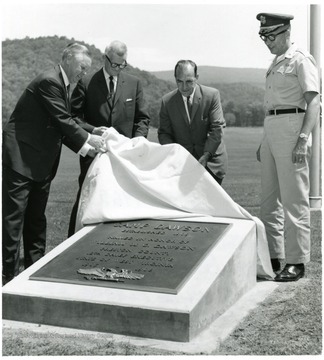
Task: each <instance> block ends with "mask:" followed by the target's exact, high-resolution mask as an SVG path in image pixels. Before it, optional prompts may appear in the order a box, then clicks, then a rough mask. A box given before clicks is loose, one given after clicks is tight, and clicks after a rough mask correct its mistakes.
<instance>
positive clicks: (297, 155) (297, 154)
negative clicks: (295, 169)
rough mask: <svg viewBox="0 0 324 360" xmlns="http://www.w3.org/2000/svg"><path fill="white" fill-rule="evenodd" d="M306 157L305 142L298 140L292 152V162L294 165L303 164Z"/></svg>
mask: <svg viewBox="0 0 324 360" xmlns="http://www.w3.org/2000/svg"><path fill="white" fill-rule="evenodd" d="M306 155H307V140H304V139H300V138H299V139H298V141H297V144H296V146H295V147H294V150H293V152H292V162H293V163H294V164H304V163H305V161H306Z"/></svg>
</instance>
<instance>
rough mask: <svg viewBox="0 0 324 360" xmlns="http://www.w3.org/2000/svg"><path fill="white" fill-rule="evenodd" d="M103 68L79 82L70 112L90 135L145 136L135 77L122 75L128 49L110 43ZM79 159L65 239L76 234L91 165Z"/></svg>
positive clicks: (88, 159)
mask: <svg viewBox="0 0 324 360" xmlns="http://www.w3.org/2000/svg"><path fill="white" fill-rule="evenodd" d="M103 60H104V66H103V68H101V69H100V70H99V71H98V72H96V73H95V74H93V75H92V76H86V77H84V78H83V79H82V80H80V81H79V82H78V84H77V86H76V88H75V90H74V91H73V94H72V113H73V115H75V116H76V117H77V118H78V119H79V124H80V126H82V127H83V128H84V129H85V130H87V131H88V132H89V133H91V134H97V135H101V134H102V133H103V132H104V131H105V130H106V129H107V128H108V127H111V126H112V127H113V128H115V129H116V130H117V131H118V132H119V133H120V134H122V135H124V136H127V137H129V138H133V137H136V136H144V137H147V134H148V129H149V122H150V118H149V115H148V113H147V111H146V108H145V105H144V99H143V89H142V85H141V83H140V81H139V79H138V78H136V77H135V76H133V75H130V74H127V73H124V72H122V70H123V69H124V68H125V67H126V66H127V47H126V45H125V44H124V43H122V42H120V41H113V42H112V43H111V44H110V45H109V46H107V47H106V49H105V53H104V55H103ZM92 160H93V159H92V158H91V157H89V156H88V157H85V158H82V157H80V170H81V171H80V175H79V190H78V194H77V198H76V202H75V204H74V206H73V209H72V212H71V217H70V224H69V231H68V236H71V235H73V234H74V232H75V221H76V215H77V211H78V204H79V198H80V193H81V187H82V184H83V181H84V178H85V176H86V173H87V171H88V168H89V166H90V165H91V162H92Z"/></svg>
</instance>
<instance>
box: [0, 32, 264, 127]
mask: <svg viewBox="0 0 324 360" xmlns="http://www.w3.org/2000/svg"><path fill="white" fill-rule="evenodd" d="M75 41H78V40H75V39H73V38H72V39H68V38H66V37H64V36H61V37H58V36H48V37H38V38H29V37H26V38H25V39H20V40H17V39H15V40H5V41H3V42H2V122H3V123H4V122H6V121H7V120H8V119H9V117H10V115H11V113H12V111H13V109H14V107H15V105H16V103H17V101H18V99H19V97H20V95H21V94H22V92H23V91H24V89H25V88H26V86H27V85H28V84H29V83H30V81H31V80H32V79H33V78H34V77H35V76H37V75H38V74H39V73H40V72H42V71H44V70H46V69H48V68H50V67H52V66H54V65H56V64H58V63H59V62H60V59H61V54H62V51H63V49H64V48H65V46H66V45H67V44H69V43H71V42H75ZM78 42H80V43H82V44H85V45H86V46H88V47H89V49H90V51H91V53H92V59H93V61H92V69H91V72H94V71H97V70H98V69H99V68H101V67H102V53H101V51H100V50H99V49H97V48H96V47H95V46H94V45H89V44H86V43H84V42H82V41H78ZM130 62H131V60H130ZM123 71H125V72H128V73H130V74H133V75H135V76H137V77H138V78H139V79H140V80H141V82H142V84H143V89H144V98H145V101H146V104H147V107H148V111H149V114H150V117H151V126H153V127H158V123H159V110H160V106H161V98H162V96H163V95H165V94H167V93H168V92H170V91H171V90H174V89H175V88H176V85H175V82H174V78H173V71H171V70H170V71H161V72H153V73H150V72H148V71H145V70H140V69H138V68H135V67H133V66H131V65H129V66H127V68H126V69H125V70H123ZM199 73H200V78H199V82H200V83H201V84H204V85H209V86H212V87H216V88H218V89H219V90H220V94H221V100H222V106H223V112H224V115H225V118H226V121H227V124H228V126H255V125H261V124H262V121H263V105H262V102H263V94H264V89H263V78H262V76H264V70H260V69H234V68H218V67H213V66H202V67H200V68H199ZM261 84H262V85H261Z"/></svg>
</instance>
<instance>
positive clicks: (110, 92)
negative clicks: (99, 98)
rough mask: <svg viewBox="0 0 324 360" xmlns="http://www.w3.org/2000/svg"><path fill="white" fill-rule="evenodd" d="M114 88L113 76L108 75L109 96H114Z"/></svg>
mask: <svg viewBox="0 0 324 360" xmlns="http://www.w3.org/2000/svg"><path fill="white" fill-rule="evenodd" d="M114 90H115V86H114V77H113V76H109V94H110V97H111V98H113V97H114Z"/></svg>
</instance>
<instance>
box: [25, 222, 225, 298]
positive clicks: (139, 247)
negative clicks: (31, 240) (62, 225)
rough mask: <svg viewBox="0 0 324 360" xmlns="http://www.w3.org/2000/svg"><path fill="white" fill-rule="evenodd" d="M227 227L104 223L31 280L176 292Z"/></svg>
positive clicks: (179, 223)
mask: <svg viewBox="0 0 324 360" xmlns="http://www.w3.org/2000/svg"><path fill="white" fill-rule="evenodd" d="M228 227H229V224H224V223H207V222H187V221H173V220H135V221H120V222H113V223H103V224H100V225H98V226H97V227H96V228H94V229H93V230H92V231H90V232H89V233H88V234H86V235H84V236H83V237H82V238H80V239H79V240H78V241H77V242H75V243H74V244H73V245H71V246H70V247H69V248H67V249H66V250H64V251H63V252H62V253H61V254H59V255H58V256H57V257H55V258H54V259H52V260H51V261H49V262H48V263H47V264H46V265H44V266H43V267H42V268H41V269H39V270H38V271H36V272H35V273H34V274H32V275H31V276H30V279H31V280H42V281H54V282H64V283H72V284H79V285H80V284H81V285H83V284H84V285H93V286H104V287H117V288H120V289H132V290H141V291H151V292H161V293H168V294H177V293H178V292H179V290H180V288H181V287H182V286H183V284H184V283H185V282H186V281H187V280H188V278H189V277H190V274H191V273H192V272H193V271H194V269H195V268H196V267H197V266H198V265H199V263H200V262H201V261H202V260H203V259H204V258H205V257H206V255H207V254H208V252H209V251H210V250H211V249H212V248H213V246H215V244H216V243H217V242H218V241H219V239H220V238H221V236H222V235H223V234H224V232H225V231H226V229H227V228H228ZM202 280H203V279H202Z"/></svg>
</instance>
